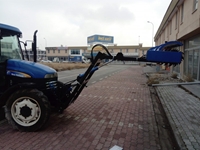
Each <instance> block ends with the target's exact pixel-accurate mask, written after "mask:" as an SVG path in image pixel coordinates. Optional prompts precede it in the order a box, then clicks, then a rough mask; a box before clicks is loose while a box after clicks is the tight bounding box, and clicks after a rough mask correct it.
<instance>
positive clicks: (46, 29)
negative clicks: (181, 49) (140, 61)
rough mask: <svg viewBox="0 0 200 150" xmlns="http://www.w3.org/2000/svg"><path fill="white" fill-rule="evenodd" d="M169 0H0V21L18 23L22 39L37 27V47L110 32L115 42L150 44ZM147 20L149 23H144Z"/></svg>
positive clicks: (84, 40)
mask: <svg viewBox="0 0 200 150" xmlns="http://www.w3.org/2000/svg"><path fill="white" fill-rule="evenodd" d="M170 2H171V0H0V23H3V24H8V25H12V26H15V27H18V28H19V29H20V30H21V31H22V33H23V38H22V40H23V41H25V40H31V39H32V37H33V33H34V31H35V30H38V33H37V36H38V38H37V39H38V40H37V41H38V47H39V48H40V49H44V47H45V46H47V47H50V46H53V47H57V46H61V45H63V46H86V45H87V37H88V36H91V35H94V34H100V35H108V36H114V43H116V44H118V45H138V43H139V42H140V43H143V46H152V28H153V25H154V34H155V33H156V31H157V29H158V27H159V25H160V23H161V21H162V19H163V17H164V15H165V12H166V10H167V8H168V6H169V4H170ZM147 21H150V22H152V23H153V25H152V24H151V23H147Z"/></svg>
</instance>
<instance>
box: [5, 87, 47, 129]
mask: <svg viewBox="0 0 200 150" xmlns="http://www.w3.org/2000/svg"><path fill="white" fill-rule="evenodd" d="M49 116H50V103H49V101H48V99H47V97H46V96H45V95H44V94H43V93H42V92H41V91H38V90H37V89H23V90H18V91H17V92H15V93H13V94H12V95H11V96H10V97H9V99H8V101H7V103H6V107H5V117H6V119H7V120H8V123H9V124H11V125H12V127H13V128H14V129H17V130H19V131H24V132H33V131H37V130H39V129H41V128H42V127H44V125H45V124H46V123H47V121H48V119H49Z"/></svg>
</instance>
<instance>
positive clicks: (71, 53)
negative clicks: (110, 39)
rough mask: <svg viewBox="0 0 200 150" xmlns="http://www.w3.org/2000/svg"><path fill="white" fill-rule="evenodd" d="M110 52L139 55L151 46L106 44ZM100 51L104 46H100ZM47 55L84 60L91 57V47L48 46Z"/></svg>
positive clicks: (113, 53)
mask: <svg viewBox="0 0 200 150" xmlns="http://www.w3.org/2000/svg"><path fill="white" fill-rule="evenodd" d="M106 47H107V49H108V50H109V52H110V53H111V54H112V55H113V56H115V55H116V54H117V53H118V52H122V53H123V54H124V56H127V57H139V56H142V55H144V54H146V52H147V50H148V49H149V48H150V47H142V44H139V45H129V46H127V45H124V46H118V45H116V44H115V45H113V46H106ZM97 49H98V48H97ZM98 50H99V51H101V50H102V48H100V47H99V49H98ZM46 56H47V59H48V60H51V61H53V60H54V58H59V60H60V61H74V62H79V61H82V60H80V59H83V57H86V58H88V59H90V58H91V48H88V46H71V47H46Z"/></svg>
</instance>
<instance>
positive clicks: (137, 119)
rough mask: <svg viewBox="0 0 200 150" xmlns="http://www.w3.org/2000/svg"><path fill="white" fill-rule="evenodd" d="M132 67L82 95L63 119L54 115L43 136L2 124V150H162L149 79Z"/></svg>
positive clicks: (39, 133)
mask: <svg viewBox="0 0 200 150" xmlns="http://www.w3.org/2000/svg"><path fill="white" fill-rule="evenodd" d="M142 73H143V72H142V68H141V67H140V66H132V67H130V68H129V69H126V70H124V71H123V72H119V73H116V74H114V75H112V76H109V77H108V78H106V79H104V80H102V81H100V82H97V83H95V84H93V85H91V86H89V87H87V88H85V89H84V90H83V92H82V93H81V95H80V96H79V98H78V99H77V101H76V102H75V103H74V104H72V105H71V106H70V107H68V108H67V109H66V110H65V111H64V113H63V114H53V115H52V116H51V118H50V121H49V125H48V126H47V127H46V128H45V129H44V130H42V131H39V132H31V133H25V132H18V131H15V130H13V129H11V128H10V126H8V124H7V122H3V123H1V124H0V149H1V150H9V149H15V150H23V149H24V150H28V149H31V150H32V149H33V150H34V149H37V150H38V149H47V150H51V149H52V150H109V149H110V148H112V147H113V146H114V145H118V146H120V147H122V148H123V149H124V150H135V149H136V150H151V149H152V150H156V149H161V146H160V141H159V136H158V129H157V126H156V121H155V116H154V111H153V106H152V102H151V98H150V91H149V87H148V86H146V84H145V83H146V81H147V78H146V76H145V75H142Z"/></svg>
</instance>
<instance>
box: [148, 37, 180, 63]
mask: <svg viewBox="0 0 200 150" xmlns="http://www.w3.org/2000/svg"><path fill="white" fill-rule="evenodd" d="M182 45H183V44H182V43H181V42H179V41H170V42H166V43H164V44H161V45H159V46H155V47H152V48H150V49H149V50H148V51H147V54H146V61H147V62H156V63H158V64H165V65H168V66H171V65H174V66H176V65H177V64H180V63H181V61H182V60H183V53H182V52H181V51H179V50H178V47H180V46H182Z"/></svg>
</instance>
